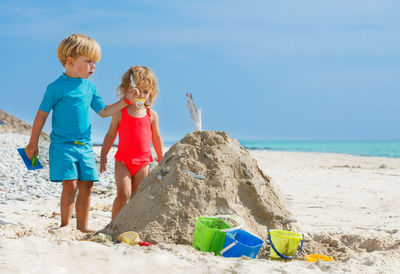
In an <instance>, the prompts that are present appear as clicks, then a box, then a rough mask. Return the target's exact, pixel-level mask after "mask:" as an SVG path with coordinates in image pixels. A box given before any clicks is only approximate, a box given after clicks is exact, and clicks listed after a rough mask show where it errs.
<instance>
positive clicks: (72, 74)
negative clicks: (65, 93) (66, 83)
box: [64, 68, 80, 78]
mask: <svg viewBox="0 0 400 274" xmlns="http://www.w3.org/2000/svg"><path fill="white" fill-rule="evenodd" d="M64 74H65V75H67V76H68V77H70V78H80V77H79V76H78V75H76V74H75V73H73V72H72V71H70V70H69V69H67V68H65V72H64Z"/></svg>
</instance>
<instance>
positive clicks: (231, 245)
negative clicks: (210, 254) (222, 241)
mask: <svg viewBox="0 0 400 274" xmlns="http://www.w3.org/2000/svg"><path fill="white" fill-rule="evenodd" d="M238 243H239V242H238V241H234V242H232V243H231V244H230V245H228V246H227V247H225V248H224V249H222V250H221V251H220V252H219V253H220V254H221V255H224V253H225V252H227V251H228V250H229V249H231V248H232V247H234V246H235V245H237V244H238Z"/></svg>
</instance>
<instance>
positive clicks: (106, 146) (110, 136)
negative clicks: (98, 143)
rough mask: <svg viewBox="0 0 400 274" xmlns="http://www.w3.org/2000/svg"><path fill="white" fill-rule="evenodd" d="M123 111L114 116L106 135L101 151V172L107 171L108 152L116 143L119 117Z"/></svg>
mask: <svg viewBox="0 0 400 274" xmlns="http://www.w3.org/2000/svg"><path fill="white" fill-rule="evenodd" d="M120 117H121V112H119V113H117V114H115V115H113V116H112V119H111V123H110V127H109V128H108V131H107V134H106V136H104V140H103V145H102V147H101V153H100V173H102V172H104V171H106V170H107V169H106V164H107V154H108V152H109V151H110V149H111V147H112V146H113V144H114V141H115V138H116V137H117V132H118V125H119V119H120Z"/></svg>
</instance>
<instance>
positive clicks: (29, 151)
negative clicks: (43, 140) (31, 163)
mask: <svg viewBox="0 0 400 274" xmlns="http://www.w3.org/2000/svg"><path fill="white" fill-rule="evenodd" d="M25 154H26V157H28V159H29V160H32V158H33V154H36V155H38V154H39V148H38V146H36V145H30V144H28V145H27V146H26V147H25Z"/></svg>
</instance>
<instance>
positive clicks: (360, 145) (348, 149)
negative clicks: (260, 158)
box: [94, 140, 400, 158]
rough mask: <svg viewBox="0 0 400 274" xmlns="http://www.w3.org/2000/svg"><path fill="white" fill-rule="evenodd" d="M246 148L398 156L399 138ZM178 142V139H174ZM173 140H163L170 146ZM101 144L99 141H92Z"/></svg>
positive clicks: (251, 147)
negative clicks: (393, 139) (392, 139)
mask: <svg viewBox="0 0 400 274" xmlns="http://www.w3.org/2000/svg"><path fill="white" fill-rule="evenodd" d="M238 141H239V143H240V144H241V145H242V146H243V147H244V148H246V149H248V150H270V151H299V152H322V153H339V154H350V155H357V156H375V157H388V158H400V140H398V141H397V140H395V141H247V140H238ZM176 142H178V141H176ZM176 142H175V141H165V142H164V146H165V147H171V146H172V145H173V144H175V143H176ZM94 145H96V146H101V144H99V143H94Z"/></svg>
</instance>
